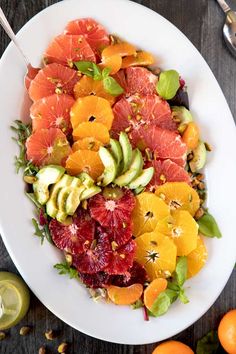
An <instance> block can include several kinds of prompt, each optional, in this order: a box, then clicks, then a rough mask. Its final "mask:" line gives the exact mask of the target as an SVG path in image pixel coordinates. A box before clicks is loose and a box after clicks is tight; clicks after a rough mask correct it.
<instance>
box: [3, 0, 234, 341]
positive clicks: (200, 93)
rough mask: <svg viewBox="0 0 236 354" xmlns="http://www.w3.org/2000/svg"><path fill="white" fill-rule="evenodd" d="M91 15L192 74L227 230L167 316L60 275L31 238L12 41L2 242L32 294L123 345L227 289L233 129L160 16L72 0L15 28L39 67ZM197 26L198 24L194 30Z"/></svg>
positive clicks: (212, 88) (208, 77)
mask: <svg viewBox="0 0 236 354" xmlns="http://www.w3.org/2000/svg"><path fill="white" fill-rule="evenodd" d="M87 16H89V17H93V18H95V19H97V20H98V21H100V22H101V23H102V24H103V25H104V26H105V27H106V28H107V29H108V30H109V31H110V32H112V33H117V34H119V35H120V36H121V37H123V38H125V39H126V40H127V41H129V42H131V43H134V44H136V45H137V46H139V47H140V48H143V49H145V50H148V51H151V52H152V53H154V54H155V56H156V57H157V58H158V63H159V65H161V66H162V67H163V68H166V69H169V68H174V69H176V70H178V71H179V72H180V73H181V76H182V77H183V78H184V79H185V80H186V82H187V85H188V91H189V96H190V104H191V109H192V111H193V113H194V115H195V119H196V121H197V122H198V123H199V125H200V127H201V132H202V135H203V137H204V139H205V140H207V141H208V142H209V143H210V144H211V145H212V146H213V152H212V153H210V154H209V158H208V165H207V180H208V189H209V199H208V206H209V209H210V211H211V212H212V214H213V215H214V216H215V217H216V219H217V221H218V223H219V226H220V228H221V230H222V233H223V238H222V239H221V240H217V239H208V240H207V247H208V251H209V260H208V262H207V265H206V267H205V268H204V269H203V271H202V272H201V273H200V274H199V275H198V276H196V277H195V278H194V279H192V280H190V281H188V282H187V287H188V289H187V295H188V297H189V299H190V303H189V304H187V305H182V304H181V303H179V302H176V303H175V304H174V305H173V306H172V307H171V310H170V311H169V312H168V313H167V314H166V315H165V316H163V317H161V318H156V319H155V318H151V319H150V321H149V322H145V321H144V320H143V316H142V312H141V311H140V310H136V311H132V310H131V309H130V308H128V307H117V306H114V305H111V304H109V305H107V304H102V303H98V304H96V303H94V302H93V301H92V300H91V299H90V298H89V296H88V293H87V291H86V289H85V288H84V287H83V286H81V285H79V284H78V283H77V282H76V281H75V280H69V279H68V278H67V277H65V276H59V275H58V274H57V272H56V270H54V269H53V265H54V264H55V263H57V262H59V261H60V260H61V256H60V253H59V252H58V251H57V250H56V248H54V247H53V246H51V245H49V244H47V242H45V245H43V247H41V246H40V242H39V240H38V238H37V237H34V236H33V228H32V225H31V217H32V213H33V207H32V205H31V203H30V202H29V201H28V199H27V198H26V197H25V196H24V185H23V182H22V178H21V175H16V173H15V170H14V165H13V158H14V155H15V154H17V153H18V149H17V146H16V144H15V143H14V142H13V141H12V139H11V136H12V132H11V131H10V128H9V126H10V124H11V123H12V122H13V120H15V119H17V118H19V117H25V116H27V112H26V111H22V109H21V107H22V102H23V99H24V87H23V76H24V73H25V66H24V61H23V60H22V58H21V57H20V56H19V54H18V52H17V50H16V48H15V47H14V46H13V45H12V44H10V45H9V47H8V48H7V50H6V52H5V53H4V55H3V57H2V59H1V62H0V92H1V94H0V115H1V130H0V151H1V153H0V166H1V183H0V196H1V203H0V225H1V229H0V231H1V234H2V237H3V240H4V242H5V245H6V247H7V249H8V252H9V253H10V256H11V257H12V259H13V261H14V263H15V264H16V266H17V268H18V269H19V271H20V273H21V275H22V276H23V278H24V279H25V281H26V282H27V283H28V285H29V286H30V288H31V289H32V291H33V292H34V293H35V294H36V296H37V297H38V298H39V299H40V300H41V301H42V302H43V304H44V305H45V306H47V308H48V309H49V310H51V311H52V312H53V313H54V314H55V315H56V316H58V317H59V318H61V319H62V320H63V321H65V322H67V323H68V324H69V325H71V326H72V327H74V328H76V329H78V330H79V331H81V332H84V333H86V334H89V335H91V336H93V337H97V338H100V339H103V340H107V341H111V342H116V343H123V344H144V343H151V342H155V341H159V340H163V339H165V338H167V337H170V336H173V335H175V334H177V333H178V332H180V331H182V330H183V329H185V328H186V327H188V326H190V325H191V324H192V323H194V322H195V321H196V320H197V319H198V318H199V317H200V316H202V315H203V314H204V313H205V312H206V311H207V310H208V309H209V307H210V306H211V305H212V304H213V303H214V301H215V300H216V298H217V297H218V296H219V294H220V292H221V291H222V289H223V288H224V286H225V284H226V282H227V280H228V278H229V276H230V273H231V271H232V268H233V266H234V263H235V254H236V237H235V230H234V229H235V227H234V221H235V200H236V191H235V181H236V163H235V153H236V134H235V132H236V130H235V126H234V122H233V119H232V116H231V113H230V110H229V108H228V105H227V103H226V101H225V98H224V96H223V94H222V92H221V90H220V87H219V85H218V84H217V82H216V80H215V78H214V76H213V74H212V72H211V71H210V69H209V67H208V65H207V64H206V62H205V61H204V59H203V58H202V57H201V55H200V54H199V52H198V51H197V50H196V48H195V47H194V46H193V45H192V44H191V43H190V42H189V40H188V39H187V38H186V37H185V36H184V35H183V34H182V33H181V32H180V31H179V30H178V29H177V28H176V27H174V26H173V25H172V24H171V23H170V22H168V21H167V20H166V19H164V18H163V17H161V16H160V15H158V14H157V13H155V12H153V11H151V10H149V9H147V8H145V7H143V6H140V5H138V4H135V3H132V2H129V1H126V0H86V1H84V0H68V1H65V2H60V3H57V4H55V5H53V6H51V7H49V8H47V9H46V10H44V11H42V12H41V13H39V14H38V15H36V16H35V17H34V18H32V19H31V20H30V21H29V22H28V23H27V24H26V25H25V26H24V27H23V28H22V29H21V31H20V32H19V33H18V38H19V41H20V42H21V44H22V46H23V48H24V49H25V52H26V54H27V55H28V56H29V58H30V59H31V61H32V63H33V64H35V65H39V63H40V58H41V55H42V53H43V51H44V49H45V48H46V46H47V44H48V42H49V41H50V40H51V39H52V38H53V37H54V36H55V35H57V34H59V33H60V32H61V31H62V30H63V28H64V26H65V25H66V23H67V22H68V21H69V20H72V19H74V18H78V17H87ZM196 30H197V29H196Z"/></svg>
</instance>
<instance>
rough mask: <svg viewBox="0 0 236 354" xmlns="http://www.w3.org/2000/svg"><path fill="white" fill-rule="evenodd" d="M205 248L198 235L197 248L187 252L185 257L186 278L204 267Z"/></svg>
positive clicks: (205, 259)
mask: <svg viewBox="0 0 236 354" xmlns="http://www.w3.org/2000/svg"><path fill="white" fill-rule="evenodd" d="M207 256H208V253H207V249H206V246H205V244H204V241H203V238H202V237H200V236H198V238H197V248H195V250H193V251H192V252H190V253H189V255H188V257H187V261H188V278H191V277H193V276H194V275H196V274H197V273H198V272H200V270H201V269H202V268H203V267H204V265H205V263H206V261H207Z"/></svg>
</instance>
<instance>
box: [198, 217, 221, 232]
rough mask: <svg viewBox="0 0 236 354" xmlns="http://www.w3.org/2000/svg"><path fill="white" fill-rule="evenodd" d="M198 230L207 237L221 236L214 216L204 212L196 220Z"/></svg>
mask: <svg viewBox="0 0 236 354" xmlns="http://www.w3.org/2000/svg"><path fill="white" fill-rule="evenodd" d="M197 223H198V225H199V232H200V233H202V234H203V235H205V236H207V237H217V238H221V237H222V234H221V232H220V229H219V227H218V225H217V223H216V220H215V219H214V217H213V216H212V215H211V214H209V213H208V212H206V213H205V214H204V215H203V216H202V217H201V218H200V219H199V220H198V221H197Z"/></svg>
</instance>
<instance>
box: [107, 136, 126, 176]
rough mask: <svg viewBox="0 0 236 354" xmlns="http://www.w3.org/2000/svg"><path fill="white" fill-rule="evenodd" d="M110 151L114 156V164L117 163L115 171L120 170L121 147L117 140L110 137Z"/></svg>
mask: <svg viewBox="0 0 236 354" xmlns="http://www.w3.org/2000/svg"><path fill="white" fill-rule="evenodd" d="M110 146H111V147H110V152H111V154H112V156H113V157H114V158H115V161H116V165H117V173H118V171H119V170H121V162H122V158H123V154H122V149H121V145H120V143H119V141H117V140H115V139H110Z"/></svg>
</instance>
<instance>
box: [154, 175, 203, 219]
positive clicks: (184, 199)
mask: <svg viewBox="0 0 236 354" xmlns="http://www.w3.org/2000/svg"><path fill="white" fill-rule="evenodd" d="M155 194H156V195H157V196H158V197H160V198H161V199H162V200H163V201H164V202H165V203H166V204H167V205H168V206H169V207H170V210H176V209H179V210H186V211H188V212H189V213H190V214H191V215H192V216H194V215H195V213H196V211H197V210H198V209H199V207H200V198H199V195H198V194H197V192H196V191H195V189H193V188H192V187H190V186H189V185H188V184H187V183H185V182H167V183H165V184H163V185H162V186H160V187H158V188H157V189H156V192H155Z"/></svg>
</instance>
